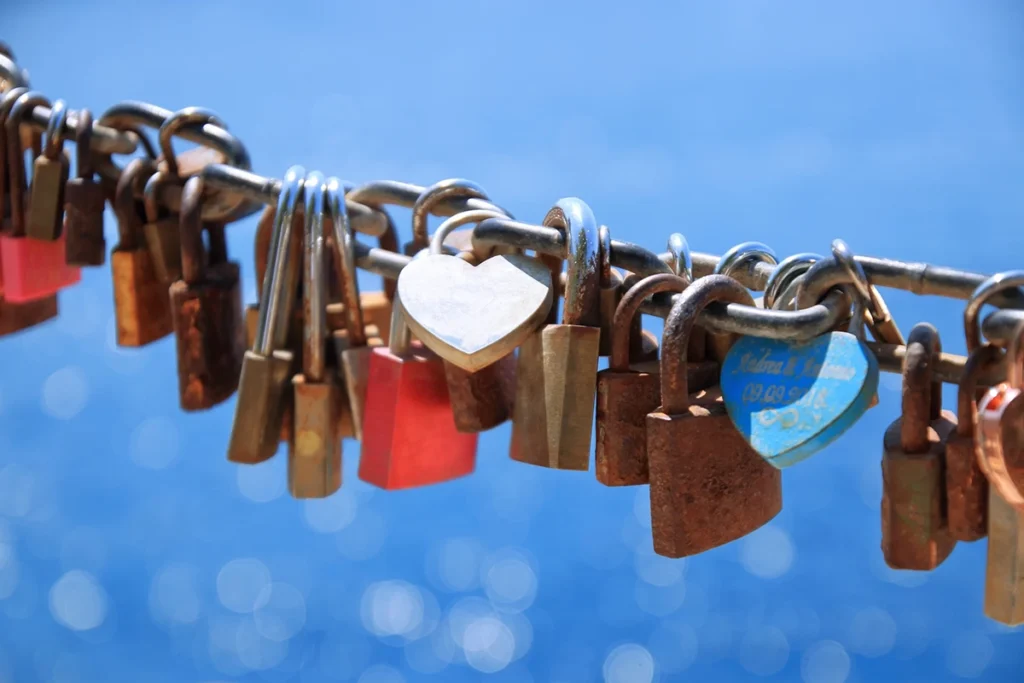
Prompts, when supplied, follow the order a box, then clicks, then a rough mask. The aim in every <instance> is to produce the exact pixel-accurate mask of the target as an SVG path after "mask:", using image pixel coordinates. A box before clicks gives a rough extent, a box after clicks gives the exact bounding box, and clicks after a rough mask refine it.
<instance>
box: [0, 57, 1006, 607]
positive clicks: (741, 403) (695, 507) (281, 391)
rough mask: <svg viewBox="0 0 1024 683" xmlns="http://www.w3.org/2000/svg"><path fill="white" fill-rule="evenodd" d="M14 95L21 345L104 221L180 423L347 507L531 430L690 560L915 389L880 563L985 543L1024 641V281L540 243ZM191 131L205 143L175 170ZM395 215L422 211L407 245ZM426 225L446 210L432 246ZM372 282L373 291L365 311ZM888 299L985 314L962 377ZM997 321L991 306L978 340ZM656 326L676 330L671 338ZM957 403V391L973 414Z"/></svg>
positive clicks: (12, 205) (13, 191)
mask: <svg viewBox="0 0 1024 683" xmlns="http://www.w3.org/2000/svg"><path fill="white" fill-rule="evenodd" d="M0 92H2V97H0V161H2V163H0V188H2V193H0V207H2V209H0V216H2V220H3V225H2V232H0V267H2V271H0V286H2V299H0V333H2V334H7V333H11V332H15V331H18V330H24V329H27V328H30V327H32V326H34V325H37V324H40V323H42V322H45V321H46V320H49V319H52V318H54V317H55V316H56V315H57V294H58V292H59V291H60V290H61V289H63V288H66V287H69V286H73V285H74V284H75V283H76V282H78V280H79V277H80V275H79V272H80V271H79V269H80V268H82V267H99V266H104V265H105V264H106V259H107V247H106V244H105V241H104V210H105V206H106V204H108V203H109V204H110V206H111V208H112V209H113V213H114V215H115V216H116V219H117V234H118V242H117V244H116V245H115V246H114V247H113V249H112V250H111V252H110V270H111V274H112V277H113V282H114V310H115V314H116V320H117V343H118V344H119V345H121V346H125V347H142V346H145V345H147V344H150V343H152V342H154V341H157V340H159V339H163V338H165V337H167V336H169V335H172V334H173V336H174V338H175V343H176V346H177V370H178V376H179V392H180V403H181V407H182V408H183V409H184V410H186V411H198V410H205V409H208V408H210V407H212V406H214V405H217V404H220V403H222V402H224V401H225V400H227V399H229V398H230V397H232V396H233V395H234V394H235V393H236V392H237V394H238V396H237V403H236V407H235V419H234V424H233V426H232V429H231V433H230V438H229V442H228V447H227V456H228V459H229V460H231V461H233V462H236V463H246V464H252V463H259V462H263V461H266V460H268V459H269V458H271V457H273V456H274V455H275V454H276V453H277V452H278V451H279V449H280V446H281V445H282V444H284V445H285V447H286V449H287V458H288V478H289V488H290V491H291V493H292V494H293V495H294V496H296V497H299V498H315V497H325V496H329V495H331V494H332V493H333V492H335V491H336V490H337V489H338V488H339V486H341V457H342V443H343V441H344V440H346V439H352V440H355V441H357V442H359V443H360V444H361V452H360V460H359V477H360V478H361V479H362V480H364V481H366V482H369V483H370V484H373V485H375V486H378V487H381V488H384V489H401V488H409V487H418V486H426V485H431V484H437V483H440V482H445V481H449V480H452V479H455V478H458V477H462V476H465V475H468V474H470V473H471V472H472V471H473V470H474V466H475V458H476V448H477V438H478V434H479V433H480V432H483V431H486V430H489V429H492V428H494V427H496V426H498V425H501V424H503V423H505V422H507V421H511V423H512V430H511V432H512V438H511V447H510V454H511V457H512V458H513V459H514V460H517V461H520V462H523V463H528V464H530V465H537V466H543V467H550V468H557V469H565V470H578V471H588V470H589V469H590V454H591V447H592V446H594V449H593V452H594V454H595V455H594V461H595V465H594V470H595V472H596V477H597V479H598V481H600V482H601V483H602V484H604V485H607V486H636V485H648V486H650V500H651V519H652V530H653V542H654V549H655V550H656V552H658V553H659V554H662V555H665V556H668V557H683V556H688V555H694V554H697V553H700V552H703V551H706V550H709V549H711V548H715V547H718V546H721V545H723V544H725V543H728V542H730V541H733V540H735V539H737V538H740V537H742V536H744V535H746V534H749V533H751V532H752V531H754V530H755V529H757V528H759V527H761V526H762V525H764V524H765V523H766V522H768V521H769V520H771V519H772V518H773V517H774V516H775V515H776V514H777V513H778V512H779V510H780V509H781V507H782V488H781V471H782V469H784V468H786V467H789V466H792V465H795V464H797V463H799V462H800V461H802V460H803V459H805V458H807V457H808V456H810V455H811V454H813V453H815V452H817V451H819V450H821V449H822V448H824V447H825V446H827V445H828V444H830V443H832V442H833V441H835V440H836V439H837V438H838V437H839V436H840V435H841V434H842V433H843V432H844V431H846V430H847V429H848V428H849V427H850V426H851V425H853V424H854V423H855V422H856V420H857V419H858V418H859V417H860V416H861V415H863V414H864V413H865V411H867V410H868V409H870V408H871V406H873V405H874V404H875V403H876V402H877V396H876V391H877V386H878V377H879V372H880V371H882V370H885V371H890V372H901V373H902V376H903V394H902V397H903V398H902V402H903V405H902V417H901V418H900V419H899V420H897V421H896V422H894V423H893V424H892V425H891V426H890V427H889V429H887V430H886V432H885V435H884V452H883V455H882V459H881V462H882V474H883V479H884V495H883V499H882V501H881V518H882V529H883V551H884V554H885V559H886V561H887V562H888V564H889V565H890V566H892V567H894V568H899V569H909V570H930V569H934V568H935V567H937V566H938V565H939V564H940V563H941V562H942V561H943V560H944V559H945V558H946V557H947V556H948V555H949V554H950V552H951V551H952V549H953V547H954V546H955V544H956V543H957V542H958V541H965V542H969V541H975V540H978V539H980V538H983V537H986V536H987V537H988V543H989V555H988V570H987V571H988V575H987V580H986V613H987V614H988V615H989V616H991V617H993V618H995V619H998V620H1000V621H1003V622H1005V623H1009V624H1018V623H1021V622H1024V599H1022V598H1020V597H1019V596H1020V595H1021V594H1022V591H1024V494H1022V490H1024V489H1022V487H1024V451H1022V448H1021V446H1022V443H1021V435H1022V433H1024V431H1022V429H1021V428H1022V427H1024V412H1022V408H1024V398H1021V397H1020V391H1021V387H1024V347H1022V340H1024V315H1022V314H1021V313H1020V312H1019V311H1018V310H1016V309H1020V308H1024V294H1022V293H1021V291H1020V290H1019V289H1018V287H1019V286H1021V285H1024V272H1022V271H1014V272H1011V273H1002V274H997V275H994V276H991V277H989V276H985V275H981V274H975V273H968V272H964V271H956V270H952V269H948V268H941V267H936V266H929V265H925V264H913V263H902V262H899V261H891V260H886V259H872V258H869V257H860V256H855V255H854V254H853V253H852V252H851V251H850V249H849V247H848V246H847V245H846V244H845V243H844V242H842V241H841V240H836V241H835V242H833V243H832V250H831V254H830V255H829V256H821V255H817V254H809V253H806V254H795V255H793V256H790V257H788V258H785V259H782V260H781V261H780V260H779V259H778V258H777V257H776V255H775V254H774V253H773V252H772V250H771V249H769V248H768V247H766V246H765V245H763V244H760V243H756V242H750V243H744V244H741V245H737V246H736V247H735V248H733V249H731V250H730V251H729V252H728V253H726V254H725V255H723V256H722V257H718V256H715V255H710V254H699V253H691V252H690V249H689V246H688V244H687V241H686V239H685V238H684V237H683V236H682V235H679V234H673V235H672V236H671V237H670V238H669V240H668V249H667V252H665V253H661V254H658V253H653V252H650V251H648V250H646V249H643V248H642V247H639V246H637V245H635V244H632V243H629V242H623V241H616V240H612V238H611V233H610V231H609V229H608V227H606V226H603V225H600V224H599V223H598V222H597V220H596V219H595V217H594V214H593V212H592V211H591V209H590V208H589V207H588V206H587V204H586V203H585V202H583V201H582V200H580V199H577V198H565V199H561V200H559V201H557V202H556V203H555V204H554V205H553V207H552V208H551V210H550V211H549V212H548V213H547V214H546V215H545V216H543V217H542V219H541V220H540V221H539V222H537V223H530V222H521V221H518V220H516V219H515V218H514V217H513V216H512V215H511V214H510V213H509V212H508V211H507V210H506V209H503V208H501V207H500V206H498V205H497V204H495V203H493V202H492V201H491V200H490V198H489V197H488V195H487V194H486V193H485V192H484V190H483V189H481V188H480V187H479V186H478V185H476V184H474V183H471V182H469V181H466V180H461V179H450V180H443V181H441V182H438V183H435V184H434V185H431V186H429V187H421V186H417V185H411V184H407V183H400V182H393V181H380V182H372V183H367V184H364V185H360V186H349V185H347V184H345V183H343V182H341V181H339V180H338V179H336V178H328V177H325V176H324V175H322V174H321V173H319V172H309V173H307V172H306V170H305V169H303V168H301V167H298V166H295V167H292V168H290V169H288V170H287V172H286V173H285V174H284V176H283V178H282V179H280V180H278V179H276V178H268V177H264V176H260V175H257V174H255V173H252V172H251V171H250V170H249V168H250V162H249V156H248V153H247V151H246V149H245V147H244V146H243V145H242V144H241V142H240V141H238V139H237V138H235V137H234V136H232V135H231V134H230V133H229V132H228V130H227V127H226V125H225V124H224V123H223V122H222V121H221V120H220V119H219V118H218V117H216V116H215V115H214V114H212V113H210V112H208V111H206V110H202V109H198V108H187V109H183V110H180V111H178V112H170V111H167V110H164V109H162V108H160V107H156V106H154V105H151V104H144V103H137V102H124V103H121V104H118V105H115V106H114V107H112V108H111V109H109V110H108V111H107V112H105V113H104V114H103V115H102V116H100V117H99V118H98V119H97V120H96V121H95V122H94V121H93V117H92V116H91V114H90V113H89V112H88V111H87V110H76V111H72V110H70V109H69V108H68V107H67V105H66V104H65V103H64V102H62V101H60V100H58V101H55V102H52V103H51V102H50V101H49V100H48V99H47V98H46V97H44V96H43V95H41V94H40V93H38V92H35V91H31V90H30V89H29V88H28V85H27V82H26V81H25V78H24V76H23V73H22V71H21V70H20V69H19V68H18V67H17V65H16V64H15V62H14V61H13V58H12V57H11V55H10V51H9V50H6V49H3V50H0ZM147 127H148V128H153V129H155V130H157V131H158V141H159V147H158V148H156V147H154V146H153V145H152V144H151V143H150V142H149V140H148V137H147V135H146V134H145V133H144V129H145V128H147ZM176 136H177V137H182V138H186V139H189V140H191V141H193V142H196V143H199V145H200V146H199V147H195V148H192V149H190V150H188V151H187V152H184V153H182V154H177V155H176V154H175V152H174V150H173V148H172V140H173V138H175V137H176ZM65 138H73V140H74V144H75V151H76V164H75V169H74V171H75V172H74V177H71V163H70V157H69V155H68V153H67V152H66V151H65V150H64V142H65ZM157 149H159V153H158V152H157ZM136 150H141V151H142V152H143V155H142V156H138V157H136V158H133V159H131V160H130V161H129V162H128V163H127V164H126V165H124V166H123V167H121V166H119V165H118V164H117V163H116V162H115V161H114V156H115V155H123V154H133V153H134V152H135V151H136ZM26 153H29V154H30V156H31V160H32V161H31V175H30V174H29V173H28V169H27V168H26V164H25V157H26ZM387 205H396V206H404V207H407V208H411V210H412V226H411V228H412V240H411V241H410V242H409V243H408V244H407V245H405V247H404V248H401V249H400V247H399V242H398V236H397V231H396V228H395V225H394V222H393V221H392V219H391V217H390V215H389V213H388V212H387V210H386V208H385V207H386V206H387ZM262 206H265V208H264V211H263V215H262V217H261V218H260V222H259V226H258V228H257V233H256V244H255V263H256V270H257V283H258V286H259V288H260V292H259V302H258V303H257V304H255V305H252V306H250V307H248V308H247V309H245V310H243V307H242V297H241V287H240V271H239V265H238V263H236V262H234V261H232V260H230V258H229V256H228V253H227V246H226V240H225V228H226V226H227V225H228V224H230V223H232V222H235V221H238V220H240V219H242V218H245V217H247V216H250V215H252V214H253V213H254V212H256V211H258V210H259V209H260V207H262ZM431 215H435V216H440V217H443V218H445V220H444V221H443V222H442V223H441V224H440V225H439V226H438V227H437V228H436V229H435V230H434V231H433V233H431V232H430V231H429V225H428V218H429V216H431ZM464 227H471V229H469V230H462V231H460V232H456V230H457V229H459V228H464ZM357 233H360V234H363V235H367V236H370V237H373V238H376V239H377V241H378V246H376V247H369V246H367V245H366V244H364V243H362V242H360V241H358V240H357V239H356V234H357ZM358 268H364V269H366V270H369V271H372V272H375V273H378V274H380V275H382V276H383V277H384V287H383V289H382V291H379V292H360V290H359V285H358V282H357V269H358ZM884 286H888V287H897V288H903V289H907V290H909V291H913V292H915V293H918V294H937V295H943V296H948V297H952V298H959V299H963V300H966V301H967V305H966V307H965V311H964V322H965V332H964V334H965V336H966V342H967V349H968V356H967V357H959V356H953V355H950V354H944V353H942V350H941V344H940V341H939V335H938V332H937V330H936V329H935V328H934V327H933V326H931V325H929V324H927V323H921V324H918V325H916V326H914V327H913V328H912V329H911V331H910V332H909V335H908V336H907V338H906V339H904V337H903V335H902V333H901V332H900V330H899V328H898V327H897V325H896V324H895V322H894V321H893V319H892V317H891V316H890V315H889V312H888V310H887V308H886V306H885V303H884V301H883V299H882V297H881V295H880V293H879V290H878V287H884ZM752 291H754V292H763V294H762V295H761V296H760V298H758V299H756V300H755V299H754V297H753V294H752V293H751V292H752ZM985 304H993V305H995V306H997V307H1000V310H997V311H996V312H994V313H992V314H990V315H989V316H988V317H986V318H985V319H984V320H982V318H981V315H980V314H981V309H982V307H983V306H984V305H985ZM641 313H647V314H652V315H657V316H661V317H664V318H666V323H665V326H664V331H663V334H662V337H661V340H660V343H659V340H658V339H657V337H656V336H655V335H653V334H651V333H650V332H649V331H645V330H643V329H642V327H641V315H640V314H641ZM869 333H870V335H869ZM601 357H606V358H607V359H608V367H607V368H606V369H603V370H600V371H599V362H600V358H601ZM941 382H953V383H957V384H958V385H959V401H958V414H957V415H955V416H954V415H953V414H951V413H948V412H945V411H942V406H941V394H940V391H939V387H940V384H941Z"/></svg>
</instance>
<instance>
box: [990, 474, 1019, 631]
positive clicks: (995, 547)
mask: <svg viewBox="0 0 1024 683" xmlns="http://www.w3.org/2000/svg"><path fill="white" fill-rule="evenodd" d="M988 503H989V504H988V561H987V564H986V567H985V616H987V617H988V618H989V619H994V620H996V621H998V622H1000V623H1002V624H1006V625H1008V626H1018V625H1020V624H1024V513H1022V512H1020V511H1018V510H1016V509H1014V508H1013V507H1012V506H1011V505H1010V504H1009V503H1007V502H1006V501H1005V500H1004V499H1003V498H1002V496H1000V495H999V493H998V492H997V491H996V490H995V488H991V489H990V490H989V502H988Z"/></svg>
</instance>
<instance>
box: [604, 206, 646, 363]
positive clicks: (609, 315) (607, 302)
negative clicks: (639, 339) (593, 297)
mask: <svg viewBox="0 0 1024 683" xmlns="http://www.w3.org/2000/svg"><path fill="white" fill-rule="evenodd" d="M597 241H598V250H597V251H598V258H599V259H600V261H601V267H600V270H599V271H598V272H599V275H600V277H599V280H600V287H601V344H600V353H601V355H602V356H607V355H608V354H610V353H611V352H612V351H611V349H612V319H614V318H615V309H616V308H618V306H619V301H621V300H622V295H623V294H624V293H625V291H626V290H625V288H624V287H623V277H622V273H620V272H619V271H618V270H616V269H615V268H612V261H611V258H612V249H611V247H612V234H611V230H609V229H608V226H607V225H602V226H601V227H599V228H598V229H597ZM631 324H632V325H633V328H632V329H631V330H630V333H629V336H630V339H634V338H635V337H636V336H638V335H640V334H641V331H640V317H639V316H636V317H635V318H634V320H633V322H632V323H631ZM634 343H636V342H634Z"/></svg>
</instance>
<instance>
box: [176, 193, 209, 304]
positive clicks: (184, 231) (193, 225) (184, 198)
mask: <svg viewBox="0 0 1024 683" xmlns="http://www.w3.org/2000/svg"><path fill="white" fill-rule="evenodd" d="M205 187H206V183H205V182H204V181H203V179H202V177H200V176H198V175H196V176H192V177H191V178H189V179H188V181H187V182H186V183H185V187H184V189H182V191H181V214H180V217H179V220H178V230H179V237H180V241H181V279H182V280H183V281H184V282H185V284H187V285H189V286H194V285H198V284H200V283H202V282H204V281H205V280H206V249H205V247H204V246H203V190H204V189H205Z"/></svg>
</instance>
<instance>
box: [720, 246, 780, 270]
mask: <svg viewBox="0 0 1024 683" xmlns="http://www.w3.org/2000/svg"><path fill="white" fill-rule="evenodd" d="M778 262H779V258H778V256H776V255H775V252H774V251H773V250H772V248H771V247H769V246H768V245H767V244H765V243H763V242H740V243H739V244H737V245H736V246H734V247H732V248H731V249H729V250H728V251H727V252H725V253H724V254H722V258H720V259H719V260H718V263H716V264H715V269H714V271H713V274H715V275H728V276H730V277H733V275H734V274H735V273H737V272H739V271H740V269H741V268H747V269H748V270H753V268H754V266H756V265H757V264H758V263H767V264H769V265H772V266H774V265H777V264H778Z"/></svg>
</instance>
